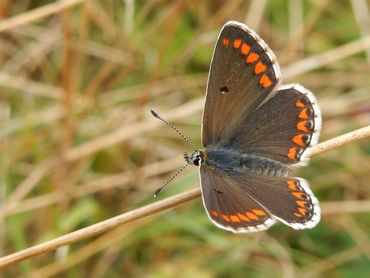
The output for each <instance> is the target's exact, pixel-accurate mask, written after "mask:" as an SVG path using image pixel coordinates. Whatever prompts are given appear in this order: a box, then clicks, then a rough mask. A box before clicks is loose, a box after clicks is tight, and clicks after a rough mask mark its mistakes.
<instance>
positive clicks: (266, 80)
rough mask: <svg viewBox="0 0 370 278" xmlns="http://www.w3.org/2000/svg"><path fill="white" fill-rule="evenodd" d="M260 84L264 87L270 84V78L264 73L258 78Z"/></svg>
mask: <svg viewBox="0 0 370 278" xmlns="http://www.w3.org/2000/svg"><path fill="white" fill-rule="evenodd" d="M260 84H261V85H262V86H263V87H264V88H268V87H270V86H271V84H272V82H271V80H270V78H269V77H268V76H267V75H266V74H264V75H262V76H261V78H260Z"/></svg>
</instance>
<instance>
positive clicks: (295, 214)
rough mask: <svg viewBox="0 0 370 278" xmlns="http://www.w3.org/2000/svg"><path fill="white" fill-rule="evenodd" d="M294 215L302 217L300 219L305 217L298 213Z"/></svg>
mask: <svg viewBox="0 0 370 278" xmlns="http://www.w3.org/2000/svg"><path fill="white" fill-rule="evenodd" d="M294 215H295V216H297V217H300V218H302V217H303V215H302V214H299V213H296V212H295V213H294Z"/></svg>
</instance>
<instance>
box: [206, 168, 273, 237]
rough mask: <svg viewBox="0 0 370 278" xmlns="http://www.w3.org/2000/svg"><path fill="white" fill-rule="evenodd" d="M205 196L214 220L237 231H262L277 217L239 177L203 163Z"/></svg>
mask: <svg viewBox="0 0 370 278" xmlns="http://www.w3.org/2000/svg"><path fill="white" fill-rule="evenodd" d="M200 179H201V189H202V199H203V204H204V207H205V209H206V212H207V214H208V216H209V218H210V219H211V220H212V222H213V223H214V224H215V225H216V226H218V227H220V228H222V229H225V230H228V231H232V232H234V233H246V232H256V231H262V230H266V229H267V228H269V227H270V226H271V225H272V224H273V223H275V220H274V219H273V218H272V217H271V214H270V213H269V212H268V211H267V210H266V209H265V208H264V207H262V206H261V205H260V204H259V203H258V202H256V201H255V200H254V199H253V198H251V197H250V195H249V194H248V193H247V191H245V190H244V189H243V188H242V187H240V186H239V185H238V184H237V183H236V181H235V180H233V179H232V178H231V177H230V176H228V175H227V174H225V173H224V172H221V171H220V170H218V169H216V168H213V167H208V166H205V165H202V166H201V167H200Z"/></svg>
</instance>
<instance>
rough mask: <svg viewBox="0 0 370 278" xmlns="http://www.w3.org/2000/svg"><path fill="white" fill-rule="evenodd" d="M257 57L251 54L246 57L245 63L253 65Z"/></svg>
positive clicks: (253, 53) (255, 54)
mask: <svg viewBox="0 0 370 278" xmlns="http://www.w3.org/2000/svg"><path fill="white" fill-rule="evenodd" d="M259 57H260V56H259V55H258V54H257V53H255V52H251V53H249V55H248V57H247V60H246V63H254V62H256V61H257V60H258V58H259Z"/></svg>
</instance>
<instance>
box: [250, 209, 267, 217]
mask: <svg viewBox="0 0 370 278" xmlns="http://www.w3.org/2000/svg"><path fill="white" fill-rule="evenodd" d="M252 211H253V212H254V213H255V214H257V215H259V216H263V215H266V213H265V212H264V211H263V210H260V209H252Z"/></svg>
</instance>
